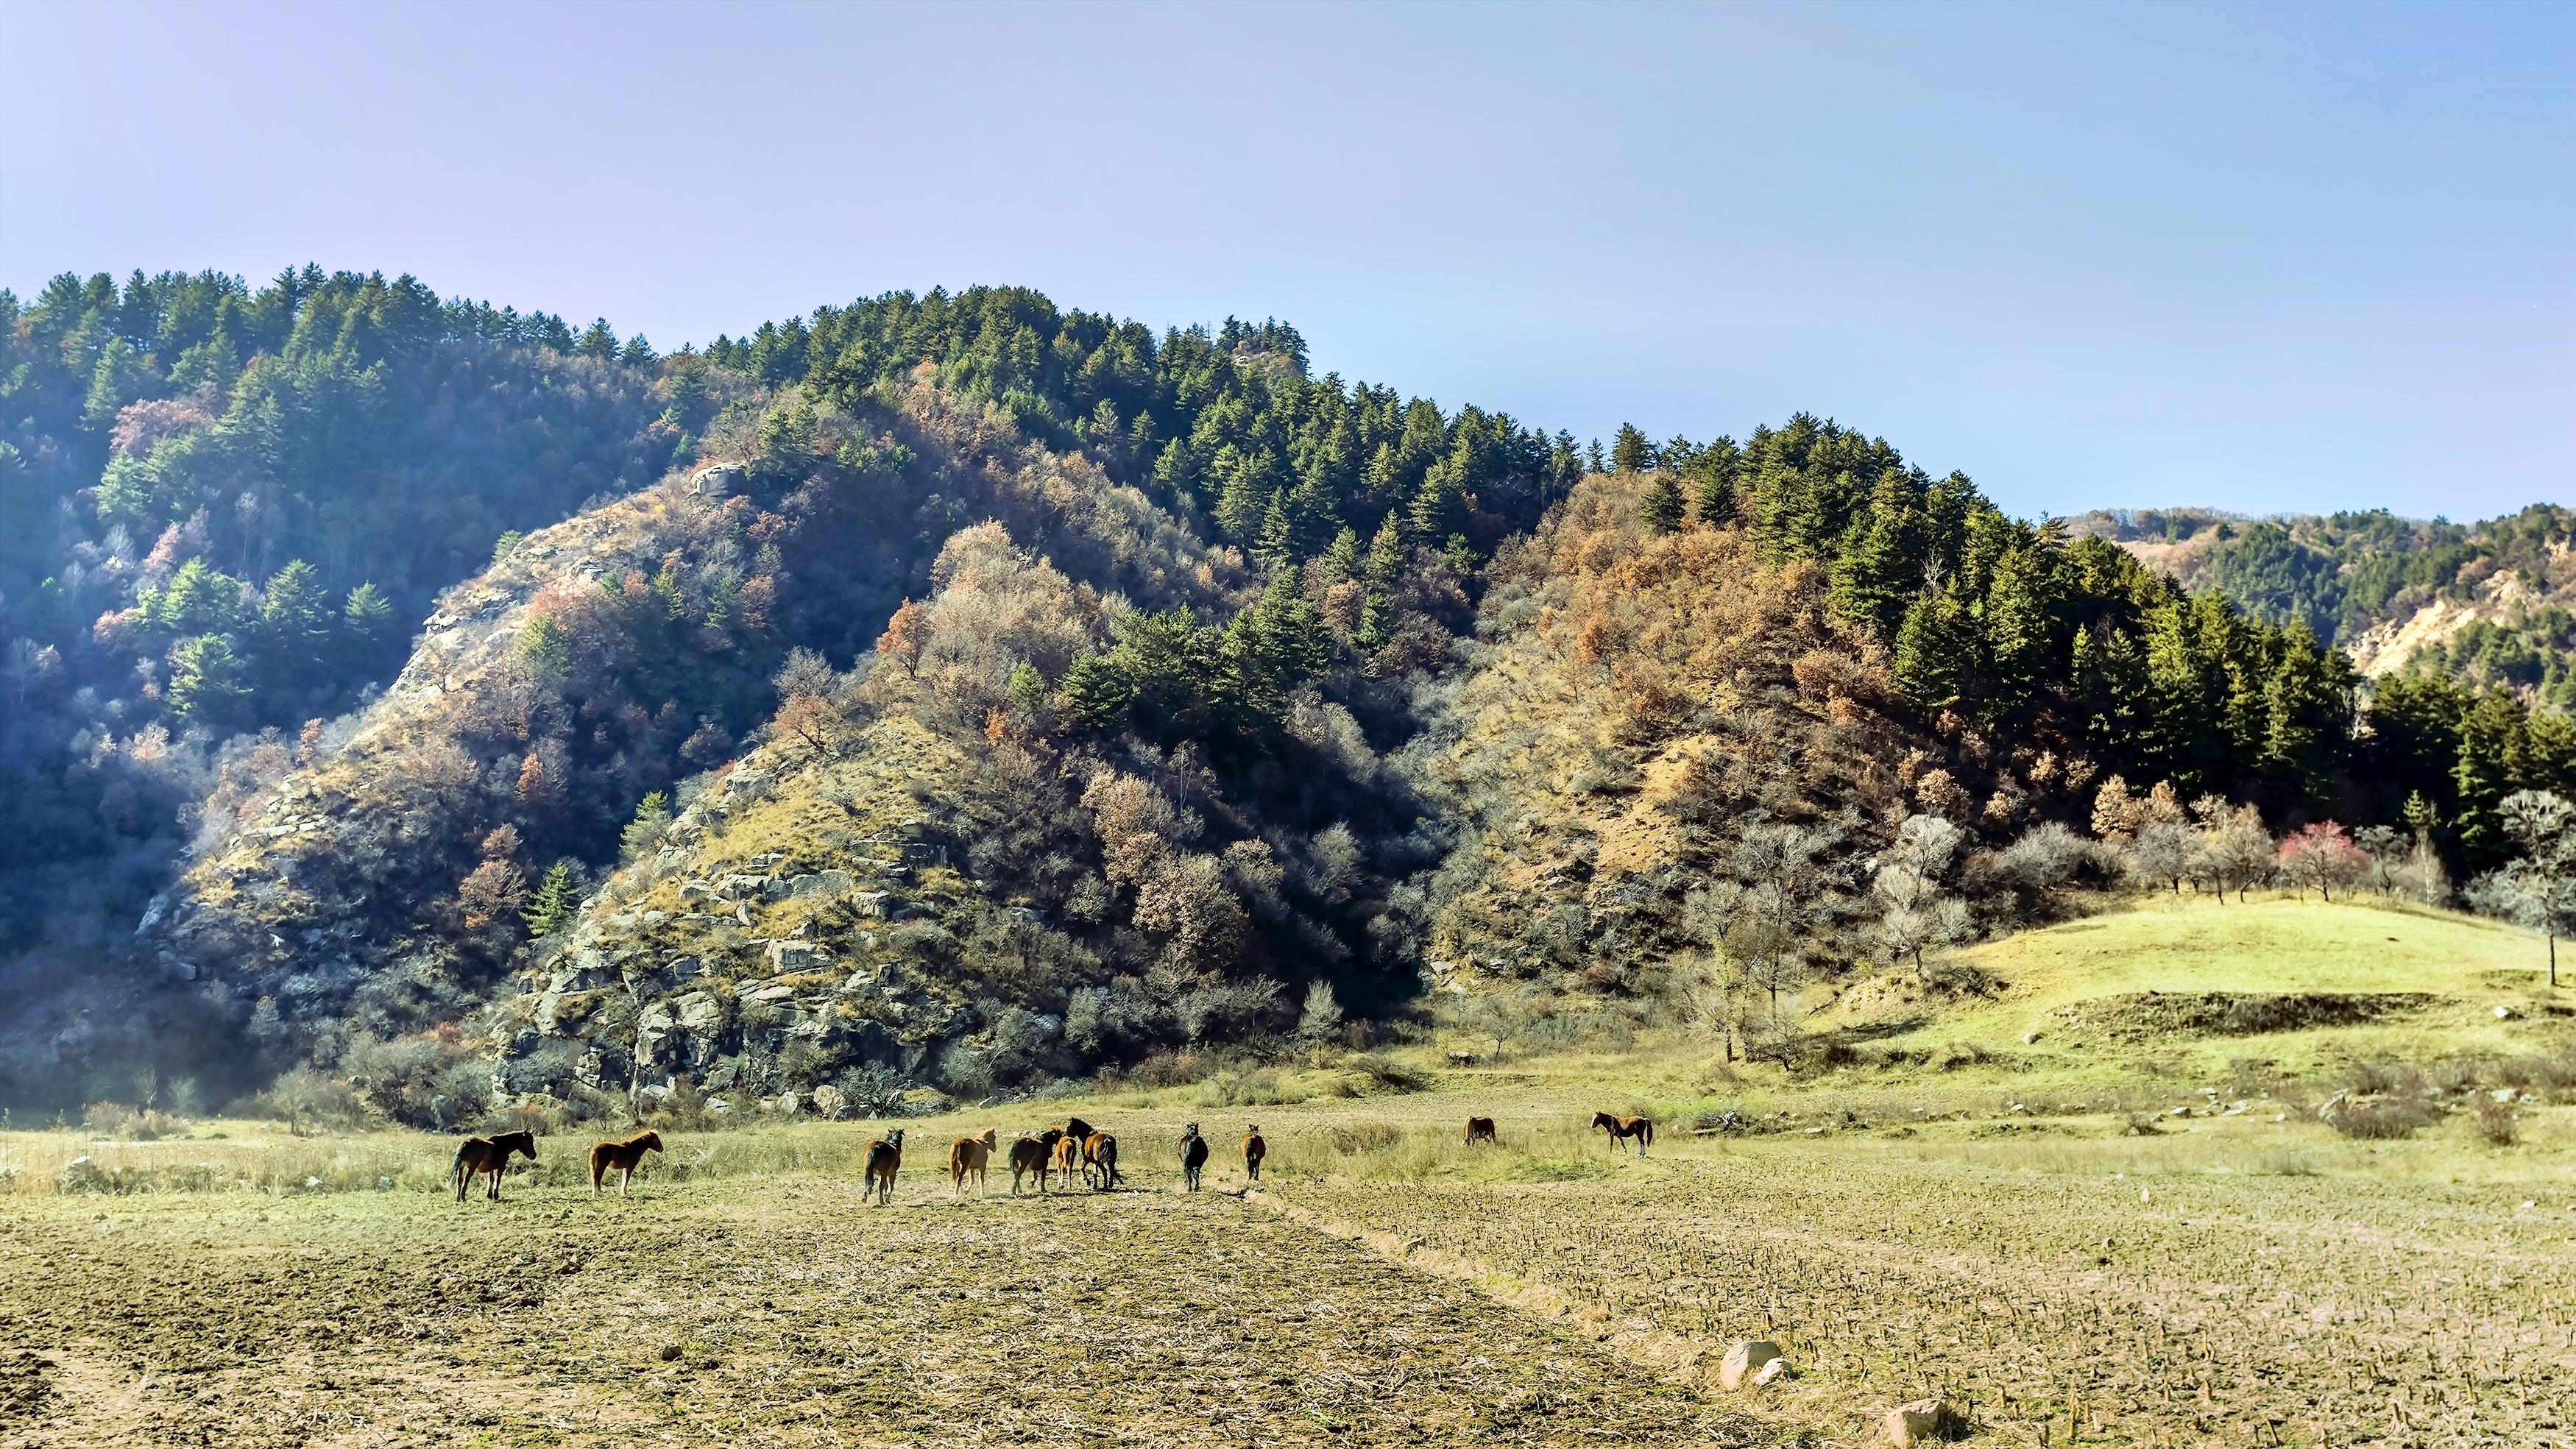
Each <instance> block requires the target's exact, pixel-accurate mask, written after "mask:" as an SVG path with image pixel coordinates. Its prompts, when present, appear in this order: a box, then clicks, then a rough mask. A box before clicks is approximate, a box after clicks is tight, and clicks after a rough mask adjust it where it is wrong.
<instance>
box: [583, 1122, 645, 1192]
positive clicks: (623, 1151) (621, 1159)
mask: <svg viewBox="0 0 2576 1449" xmlns="http://www.w3.org/2000/svg"><path fill="white" fill-rule="evenodd" d="M661 1150H662V1134H661V1133H659V1132H638V1133H636V1134H635V1135H634V1136H632V1137H629V1138H627V1139H626V1140H625V1141H623V1142H602V1143H600V1144H599V1145H598V1146H596V1147H593V1148H591V1149H590V1193H591V1196H593V1197H597V1196H598V1195H599V1184H600V1183H601V1181H602V1180H604V1179H605V1178H606V1177H607V1176H608V1170H609V1169H610V1168H612V1167H613V1168H615V1169H617V1170H618V1171H619V1172H622V1173H624V1174H625V1176H623V1177H620V1178H619V1179H617V1195H618V1196H619V1197H624V1196H626V1184H628V1183H630V1182H633V1181H634V1180H635V1168H636V1165H637V1164H639V1163H641V1162H642V1161H643V1160H644V1154H645V1153H647V1152H659V1151H661Z"/></svg>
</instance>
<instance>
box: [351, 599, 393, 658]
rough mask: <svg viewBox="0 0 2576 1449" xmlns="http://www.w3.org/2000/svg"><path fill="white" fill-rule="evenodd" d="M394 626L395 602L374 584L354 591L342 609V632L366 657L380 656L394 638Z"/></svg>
mask: <svg viewBox="0 0 2576 1449" xmlns="http://www.w3.org/2000/svg"><path fill="white" fill-rule="evenodd" d="M393 625H394V605H393V601H392V600H391V599H388V598H386V597H385V591H384V590H382V589H380V588H377V587H376V586H375V585H374V584H360V585H358V586H357V587H356V588H354V589H351V590H350V591H349V597H348V599H347V600H346V601H345V602H344V603H342V604H341V606H340V629H341V631H342V633H343V634H345V635H346V636H347V637H348V639H349V642H350V643H351V644H352V645H354V646H356V648H357V649H358V650H359V651H361V653H362V654H363V655H367V656H372V655H374V654H376V653H378V652H379V651H380V650H381V648H382V646H383V645H384V644H385V642H386V639H387V636H389V635H390V634H392V632H393Z"/></svg>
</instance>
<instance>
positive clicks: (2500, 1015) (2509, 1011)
mask: <svg viewBox="0 0 2576 1449" xmlns="http://www.w3.org/2000/svg"><path fill="white" fill-rule="evenodd" d="M2521 1015H2522V1013H2521V1012H2519V1011H2516V1010H2514V1009H2513V1008H2512V1007H2510V1006H2499V1007H2497V1008H2496V1009H2495V1019H2496V1020H2498V1021H2513V1020H2515V1019H2517V1018H2519V1017H2520V1016H2521Z"/></svg>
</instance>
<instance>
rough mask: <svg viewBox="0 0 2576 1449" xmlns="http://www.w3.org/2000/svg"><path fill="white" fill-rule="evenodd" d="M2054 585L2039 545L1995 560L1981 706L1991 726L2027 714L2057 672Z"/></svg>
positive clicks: (1988, 597)
mask: <svg viewBox="0 0 2576 1449" xmlns="http://www.w3.org/2000/svg"><path fill="white" fill-rule="evenodd" d="M2052 583H2053V581H2052V580H2051V579H2050V577H2049V574H2048V569H2047V566H2046V565H2045V563H2044V562H2042V560H2041V558H2040V554H2039V550H2038V549H2037V548H2035V547H2032V546H2027V545H2026V546H2024V547H2020V548H2016V549H2013V550H2011V551H2010V552H2008V553H2006V554H2005V555H2004V556H2003V557H2002V558H2000V559H1998V560H1996V562H1995V568H1994V573H1993V575H1992V577H1991V578H1990V580H1989V581H1988V583H1987V585H1986V598H1985V607H1984V609H1983V611H1982V614H1983V617H1982V620H1981V622H1982V624H1983V630H1982V632H1983V634H1984V644H1985V647H1984V648H1983V649H1982V650H1981V651H1980V653H1981V654H1982V656H1983V660H1984V663H1985V666H1986V697H1985V699H1984V700H1983V701H1981V703H1980V708H1979V710H1978V713H1979V715H1980V716H1981V717H1982V718H1983V719H1984V720H1985V721H1986V722H1987V724H1988V725H1990V726H2005V725H2010V724H2014V723H2018V722H2020V721H2021V720H2023V719H2024V718H2026V717H2027V716H2028V714H2029V712H2030V710H2031V709H2032V708H2033V707H2034V706H2036V705H2037V704H2038V703H2039V701H2040V689H2041V686H2042V685H2043V683H2045V682H2046V681H2047V680H2048V679H2049V678H2051V677H2052V675H2053V674H2054V671H2053V670H2052V669H2051V667H2050V666H2051V664H2052V663H2053V658H2052V654H2053V647H2054V644H2055V640H2054V638H2053V635H2054V632H2055V629H2054V624H2055V609H2054V607H2053V605H2054V604H2055V602H2056V600H2055V597H2054V595H2055V590H2054V588H2052V586H2051V585H2052Z"/></svg>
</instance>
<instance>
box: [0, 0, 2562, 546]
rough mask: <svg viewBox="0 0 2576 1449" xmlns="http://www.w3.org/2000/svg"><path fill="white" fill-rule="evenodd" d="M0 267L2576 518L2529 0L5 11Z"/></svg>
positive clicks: (2308, 505) (2080, 500)
mask: <svg viewBox="0 0 2576 1449" xmlns="http://www.w3.org/2000/svg"><path fill="white" fill-rule="evenodd" d="M0 37H5V42H6V43H5V44H0V64H5V66H6V70H7V81H6V83H5V85H0V286H8V287H11V288H14V289H15V290H16V291H18V292H19V294H20V295H21V296H24V295H27V294H28V293H30V292H32V291H33V290H34V289H36V288H37V287H40V286H41V285H42V284H43V282H44V280H45V279H46V278H47V277H49V276H51V275H53V274H54V273H57V272H61V271H65V270H77V271H82V272H91V271H98V270H108V271H113V272H117V273H119V274H122V273H124V272H126V271H129V270H131V269H133V268H136V267H141V268H144V269H146V270H148V271H149V270H160V269H163V268H180V269H187V270H195V269H198V268H203V267H215V268H220V269H223V270H227V271H234V272H240V273H245V274H247V275H249V276H250V277H252V278H253V279H254V280H257V279H264V278H265V277H267V276H270V275H273V274H274V273H275V272H276V271H277V270H278V269H279V268H281V267H283V266H286V265H289V264H292V263H300V262H304V261H307V260H311V261H318V262H320V263H321V264H322V265H324V266H325V267H332V268H342V267H346V268H356V269H362V270H363V269H382V270H384V271H386V272H389V273H391V272H397V271H409V272H412V273H414V274H416V275H418V276H419V277H420V278H422V279H423V280H424V281H426V282H428V283H429V284H430V285H431V286H433V287H435V288H437V289H438V290H439V291H440V292H442V293H447V294H465V295H470V296H474V297H480V298H487V299H489V300H491V301H493V302H495V303H504V302H506V303H511V304H514V305H517V306H519V307H521V308H544V309H546V310H549V311H555V312H560V313H562V314H564V315H565V316H567V317H569V318H571V319H572V320H574V322H575V323H576V324H578V323H580V322H583V321H586V320H588V319H589V318H590V317H592V316H594V315H604V316H606V317H607V318H608V319H609V320H610V322H611V323H613V324H614V325H615V326H616V327H617V328H618V329H619V331H620V332H632V331H635V330H638V329H641V330H642V331H644V332H645V333H647V334H648V335H649V336H650V337H651V339H652V340H653V342H654V343H655V344H656V345H658V346H661V347H663V348H665V349H668V348H671V347H673V346H676V345H677V344H679V343H680V342H683V341H691V340H695V341H703V340H705V339H707V338H709V337H712V336H713V335H715V334H716V333H717V332H719V331H725V332H734V333H740V332H742V331H744V330H746V329H747V328H749V327H751V326H754V325H756V324H757V323H758V322H759V321H760V320H761V319H762V318H767V317H780V316H785V315H787V314H791V313H801V312H806V311H810V310H811V309H812V308H813V307H814V306H816V305H817V304H820V303H825V302H843V301H847V300H849V299H851V298H854V297H857V296H861V295H867V294H873V293H877V292H881V291H886V290H889V289H894V288H910V289H914V290H927V289H928V288H930V287H932V286H934V285H946V286H949V287H951V288H954V287H958V286H962V285H966V284H970V283H975V282H1009V283H1022V284H1027V285H1031V286H1035V287H1038V288H1041V289H1043V290H1044V291H1046V292H1047V293H1049V294H1050V295H1052V296H1053V297H1054V298H1055V299H1056V300H1057V302H1058V303H1060V304H1062V305H1066V306H1081V307H1086V308H1090V309H1093V310H1100V311H1110V312H1115V313H1118V314H1120V315H1122V316H1132V317H1135V318H1138V319H1141V320H1143V321H1145V322H1148V323H1150V324H1153V325H1155V326H1157V327H1160V326H1163V325H1166V324H1171V323H1182V324H1186V323H1190V322H1193V321H1215V320H1218V319H1221V318H1223V317H1224V316H1226V315H1227V314H1229V313H1233V314H1237V315H1241V316H1245V317H1252V318H1258V317H1262V316H1271V315H1275V316H1278V317H1281V318H1284V319H1286V320H1289V321H1292V322H1294V323H1295V324H1296V325H1297V326H1298V327H1299V328H1300V329H1301V330H1302V331H1303V332H1304V333H1305V335H1306V338H1307V341H1308V344H1309V346H1310V348H1311V350H1312V354H1313V358H1314V361H1315V364H1316V366H1317V367H1318V368H1319V369H1330V370H1336V371H1339V372H1341V373H1342V374H1343V375H1344V376H1345V377H1351V378H1366V379H1368V380H1371V381H1380V382H1386V383H1391V384H1394V385H1396V386H1398V387H1400V388H1403V389H1405V390H1406V391H1408V392H1415V393H1422V394H1427V395H1429V396H1432V397H1434V398H1436V399H1438V400H1439V401H1440V402H1441V403H1442V404H1443V405H1445V406H1453V407H1454V406H1455V405H1456V404H1458V403H1459V402H1462V401H1473V402H1477V403H1481V404H1485V405H1487V406H1492V407H1499V408H1503V409H1505V410H1508V411H1510V412H1512V413H1514V414H1516V415H1518V416H1519V417H1521V418H1523V419H1524V420H1526V421H1529V422H1532V423H1537V424H1540V425H1543V426H1545V427H1547V428H1549V429H1551V430H1553V429H1555V428H1558V427H1565V428H1570V429H1572V430H1573V431H1574V432H1575V433H1576V435H1577V436H1585V437H1588V436H1593V435H1602V436H1606V435H1607V434H1608V433H1609V432H1610V431H1611V430H1612V429H1614V428H1615V427H1616V426H1617V425H1618V423H1619V422H1620V421H1622V420H1623V419H1627V420H1633V421H1635V422H1636V423H1638V424H1639V425H1640V426H1642V427H1644V428H1646V429H1647V430H1648V431H1649V432H1650V433H1652V434H1653V435H1655V436H1657V437H1659V438H1660V437H1666V436H1670V435H1672V434H1674V433H1677V432H1679V433H1688V434H1690V435H1691V436H1693V437H1706V436H1708V435H1711V434H1714V433H1718V432H1733V433H1736V434H1738V435H1741V434H1742V433H1743V432H1744V431H1746V430H1747V429H1749V428H1751V427H1752V426H1753V425H1754V424H1755V423H1757V422H1761V421H1765V420H1777V419H1779V418H1781V417H1783V416H1785V415H1786V414H1788V413H1790V412H1793V411H1796V410H1798V409H1801V408H1803V409H1806V410H1809V411H1812V412H1816V413H1820V414H1828V415H1832V416H1835V417H1838V418H1840V419H1841V420H1842V421H1844V422H1845V423H1847V424H1851V425H1854V426H1857V427H1861V428H1864V429H1866V430H1868V431H1871V432H1873V433H1878V434H1882V435H1884V436H1885V437H1887V438H1888V439H1889V440H1890V441H1892V442H1894V443H1895V444H1896V445H1897V446H1899V447H1900V448H1902V449H1903V450H1904V451H1905V452H1906V453H1907V454H1908V455H1909V456H1911V457H1913V458H1914V459H1916V460H1917V461H1919V462H1921V463H1922V464H1923V465H1925V466H1926V467H1929V468H1932V469H1934V470H1935V471H1943V470H1947V469H1950V468H1954V467H1955V468H1960V469H1964V470H1965V471H1967V472H1968V473H1969V474H1971V475H1972V476H1974V477H1976V478H1977V479H1978V480H1979V481H1980V482H1981V483H1983V484H1984V485H1985V487H1986V488H1987V490H1988V491H1989V492H1990V493H1992V494H1994V495H1995V496H1996V497H1998V498H1999V499H2000V500H2002V501H2003V502H2004V503H2005V504H2006V505H2007V506H2008V507H2010V508H2012V509H2014V510H2015V511H2018V512H2023V513H2035V512H2037V511H2039V510H2042V509H2047V510H2051V511H2056V512H2072V511H2077V510H2080V509H2083V508H2087V507H2091V506H2096V505H2117V504H2130V505H2147V504H2156V503H2203V504H2214V505H2218V506H2222V507H2228V508H2236V509H2243V510H2247V511H2253V512H2262V511H2271V510H2278V509H2322V508H2332V507H2347V506H2349V507H2367V506H2381V505H2384V506H2388V507H2392V508H2396V509H2398V510H2400V511H2404V512H2411V513H2418V514H2432V513H2447V514H2449V515H2450V516H2452V517H2455V518H2464V517H2469V516H2473V515H2482V514H2489V513H2495V512H2500V511H2505V510H2509V509H2511V508H2514V507H2518V506H2520V505H2521V504H2523V503H2526V502H2529V501H2533V500H2538V499H2549V500H2553V501H2560V502H2570V501H2576V468H2571V463H2570V459H2571V457H2576V83H2571V79H2570V78H2571V77H2576V8H2570V7H2567V6H2564V5H2543V4H2536V3H2535V4H2525V5H2513V6H2505V7H2499V8H2493V9H2480V8H2475V7H2469V6H2461V5H2442V6H2438V7H2425V8H2373V7H2363V6H2355V5H2333V6H2326V7H2320V8H2303V7H2298V6H2292V5H2260V6H2231V7H2223V8H2206V9H2203V8H2193V7H2190V6H2186V5H2180V4H2159V5H2153V6H2147V7H2141V8H2121V7H2102V6H2076V5H2044V6H2028V7H2019V6H2008V7H1984V6H1979V7H1968V8H1947V7H1939V6H1933V5H1928V4H1907V5H1881V6H1858V7H1827V6H1809V7H1796V8H1774V7H1768V6H1757V5H1729V6H1717V5H1709V6H1694V7H1661V6H1643V5H1637V6H1621V7H1604V8H1589V9H1573V8H1509V7H1499V6H1492V5H1486V6H1476V7H1472V8H1469V7H1460V8H1446V7H1441V6H1435V5H1429V4H1409V5H1404V6H1398V7H1387V8H1378V9H1370V8H1361V7H1358V6H1352V5H1336V6H1310V7H1285V6H1280V7H1256V6H1227V7H1223V8H1207V9H1196V8H1188V7H1183V6H1180V5H1154V6H1142V7H1134V8H1084V7H1078V6H1069V5H1052V6H1044V7H1028V8H1018V7H1000V6H996V7H988V8H972V7H957V6H944V7H938V8H920V9H911V8H899V7H892V6H869V7H847V8H842V7H825V6H819V5H815V6H791V5H763V6H743V7H721V6H667V7H650V6H642V5H616V6H605V5H602V6H587V5H558V6H552V7H537V8H502V7H492V8H476V7H470V6H459V5H441V6H435V7H423V8H417V9H405V8H400V7H396V6H389V5H369V6H359V5H335V6H327V7H326V6H315V7H299V6H285V5H259V6H239V7H227V6H222V5H216V4H204V3H200V4H191V5H187V6H184V7H170V8H131V9H116V8H106V7H100V6H86V5H85V6H81V7H78V8H68V7H67V8H61V9H44V8H29V7H27V6H24V5H20V4H14V3H9V0H0Z"/></svg>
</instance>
